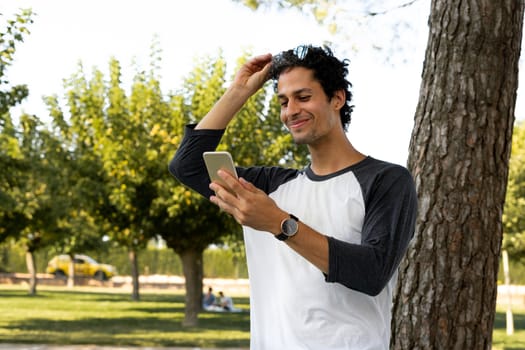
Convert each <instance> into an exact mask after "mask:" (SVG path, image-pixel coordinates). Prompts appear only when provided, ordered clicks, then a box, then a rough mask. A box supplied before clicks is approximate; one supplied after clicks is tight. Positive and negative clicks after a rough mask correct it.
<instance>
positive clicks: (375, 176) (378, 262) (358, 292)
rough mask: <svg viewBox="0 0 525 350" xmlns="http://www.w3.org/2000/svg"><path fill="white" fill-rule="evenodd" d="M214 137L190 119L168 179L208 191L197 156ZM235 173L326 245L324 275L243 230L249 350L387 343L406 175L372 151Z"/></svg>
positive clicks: (408, 198)
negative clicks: (323, 164) (328, 166)
mask: <svg viewBox="0 0 525 350" xmlns="http://www.w3.org/2000/svg"><path fill="white" fill-rule="evenodd" d="M222 134H223V131H222V130H194V129H193V126H188V127H187V128H186V132H185V136H184V139H183V141H182V143H181V145H180V147H179V150H178V151H177V153H176V155H175V157H174V158H173V159H172V161H171V162H170V166H169V169H170V172H171V173H172V174H173V175H174V176H175V177H176V178H178V179H179V180H180V181H181V182H182V183H184V184H185V185H186V186H188V187H190V188H193V189H194V190H196V191H198V192H199V193H201V194H202V195H203V196H206V197H209V196H210V195H211V194H212V192H211V190H210V189H209V187H208V185H209V178H208V175H207V173H206V169H205V165H204V161H203V159H202V153H203V152H205V151H210V150H214V149H215V148H216V146H217V144H218V143H219V141H220V138H221V136H222ZM237 173H238V175H239V176H240V177H243V178H245V179H246V180H248V181H250V182H252V183H253V184H254V185H255V186H256V187H258V188H260V189H262V190H263V191H265V192H266V193H267V194H268V195H269V196H270V197H271V198H272V199H274V201H275V202H276V203H277V205H278V206H279V207H280V208H281V209H283V210H285V211H288V212H289V213H292V214H294V215H295V216H297V217H298V218H299V220H300V221H302V222H303V223H305V224H306V225H308V226H310V227H311V228H313V229H314V230H317V231H318V232H321V233H322V234H324V235H326V236H327V237H328V243H329V271H328V274H326V275H325V274H323V273H322V272H321V271H320V270H319V269H318V268H316V267H315V266H314V265H312V264H311V263H309V262H308V261H307V260H306V259H304V258H303V257H302V256H300V255H299V254H297V253H296V252H295V251H294V250H292V249H291V248H290V247H288V246H287V245H286V244H285V243H284V242H281V241H279V240H277V239H276V238H275V237H274V236H273V235H272V234H270V233H268V232H258V231H256V230H254V229H252V228H250V227H243V232H244V241H245V247H246V257H247V263H248V273H249V279H250V323H251V324H250V338H251V343H250V349H251V350H274V349H275V350H279V349H287V350H288V349H289V350H295V349H298V350H299V349H323V350H332V349H334V350H335V349H341V350H342V349H355V350H379V349H388V348H389V342H390V321H391V306H392V293H393V290H394V287H395V282H396V277H397V268H398V265H399V263H400V261H401V259H402V257H403V255H404V253H405V251H406V249H407V246H408V243H409V241H410V239H411V238H412V236H413V233H414V226H415V217H416V194H415V188H414V184H413V181H412V177H411V175H410V173H409V172H408V171H407V170H406V169H405V168H404V167H401V166H399V165H395V164H391V163H387V162H383V161H380V160H376V159H374V158H372V157H367V158H365V159H364V160H362V161H361V162H359V163H357V164H354V165H352V166H350V167H348V168H345V169H342V170H340V171H338V172H336V173H333V174H330V175H324V176H318V175H316V174H315V173H314V172H313V171H312V170H311V168H310V167H306V168H305V169H302V170H297V169H288V168H282V167H248V168H242V167H238V168H237ZM299 234H300V233H299Z"/></svg>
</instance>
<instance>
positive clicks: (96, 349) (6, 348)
mask: <svg viewBox="0 0 525 350" xmlns="http://www.w3.org/2000/svg"><path fill="white" fill-rule="evenodd" d="M0 350H217V349H211V348H198V347H193V348H191V347H190V348H188V347H186V348H181V347H164V348H154V347H148V346H99V345H44V344H0ZM220 350H247V349H239V348H221V349H220Z"/></svg>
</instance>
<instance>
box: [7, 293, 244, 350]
mask: <svg viewBox="0 0 525 350" xmlns="http://www.w3.org/2000/svg"><path fill="white" fill-rule="evenodd" d="M233 300H234V303H235V306H236V307H239V308H242V309H244V310H246V311H244V312H241V313H211V312H205V313H202V314H200V315H199V326H198V327H195V328H183V327H182V320H183V318H184V296H183V295H181V294H177V293H169V292H165V291H163V292H158V293H151V292H147V291H142V292H141V300H140V301H138V302H134V301H131V298H130V293H114V292H101V291H92V290H90V291H87V290H82V289H78V288H75V289H74V290H67V289H66V288H56V287H53V289H50V288H46V287H39V289H38V295H36V296H29V295H28V294H27V289H24V288H23V287H20V286H18V287H13V286H2V285H0V315H1V316H0V343H34V344H37V343H43V344H97V345H117V346H133V345H135V346H151V347H162V346H198V347H217V348H221V347H243V348H248V346H249V338H250V334H249V325H250V318H249V312H248V307H249V304H248V298H247V297H235V296H234V297H233Z"/></svg>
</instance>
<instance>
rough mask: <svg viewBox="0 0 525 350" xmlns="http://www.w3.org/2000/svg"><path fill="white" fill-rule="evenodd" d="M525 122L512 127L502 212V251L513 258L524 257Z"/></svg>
mask: <svg viewBox="0 0 525 350" xmlns="http://www.w3.org/2000/svg"><path fill="white" fill-rule="evenodd" d="M524 213H525V122H523V121H522V122H520V123H518V124H516V125H515V126H514V132H513V135H512V151H511V155H510V162H509V181H508V184H507V194H506V199H505V210H504V212H503V233H504V235H503V249H507V250H508V251H509V253H510V255H511V256H512V257H514V258H519V259H523V257H524V256H525V215H524Z"/></svg>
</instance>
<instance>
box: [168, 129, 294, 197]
mask: <svg viewBox="0 0 525 350" xmlns="http://www.w3.org/2000/svg"><path fill="white" fill-rule="evenodd" d="M194 127H195V125H194V124H190V125H188V126H186V129H185V132H184V138H183V139H182V142H181V144H180V146H179V148H178V150H177V152H176V153H175V156H174V157H173V159H172V160H171V162H170V164H169V166H168V169H169V171H170V173H171V174H172V175H173V176H174V177H175V178H176V179H177V180H179V181H180V182H181V183H182V184H184V185H185V186H187V187H189V188H191V189H193V190H195V191H197V192H198V193H200V194H201V195H203V196H204V197H206V198H209V197H210V196H211V195H212V194H213V191H212V190H210V188H209V185H210V178H209V176H208V172H207V170H206V165H205V164H204V159H203V158H202V154H203V153H204V152H206V151H214V150H215V149H216V147H217V145H218V144H219V142H220V139H221V137H222V135H223V133H224V130H207V129H199V130H194ZM236 169H237V174H238V175H239V177H243V178H244V179H246V180H247V181H250V182H251V183H253V184H254V186H255V187H257V188H260V189H262V190H263V191H265V192H266V193H267V194H268V193H271V192H272V191H274V190H275V189H276V188H277V187H278V186H279V185H281V184H282V183H284V182H286V181H288V180H290V179H292V178H294V177H295V176H297V174H298V173H299V171H298V170H295V169H284V168H281V167H248V168H243V167H236Z"/></svg>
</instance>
